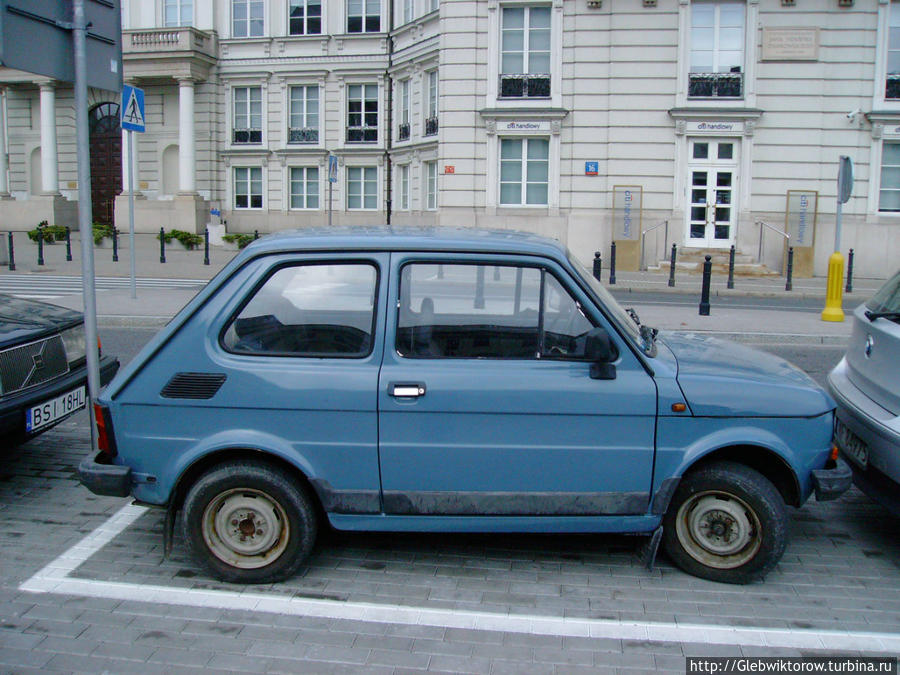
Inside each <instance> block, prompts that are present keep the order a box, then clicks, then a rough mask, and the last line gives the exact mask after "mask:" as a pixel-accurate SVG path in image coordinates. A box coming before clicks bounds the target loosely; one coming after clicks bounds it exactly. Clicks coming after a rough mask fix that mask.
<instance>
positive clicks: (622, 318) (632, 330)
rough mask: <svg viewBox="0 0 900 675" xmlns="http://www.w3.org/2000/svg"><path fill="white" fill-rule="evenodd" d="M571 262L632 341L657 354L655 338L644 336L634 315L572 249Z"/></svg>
mask: <svg viewBox="0 0 900 675" xmlns="http://www.w3.org/2000/svg"><path fill="white" fill-rule="evenodd" d="M567 255H568V258H569V262H570V263H571V264H572V266H573V267H575V270H576V271H577V272H578V274H579V275H580V276H581V278H582V279H584V281H585V283H587V284H588V285H589V286H590V287H591V290H593V291H594V293H596V294H597V297H598V298H599V299H600V302H602V303H603V305H604V306H605V307H606V309H607V311H609V313H610V314H611V315H612V318H613V320H614V321H615V322H616V323H617V324H619V327H620V328H622V329H623V330H624V331H625V333H626V334H627V335H628V337H629V338H631V341H632V342H633V343H634V344H635V345H636V346H637V347H638V348H639V349H640V350H641V351H643V352H644V353H645V354H648V355H649V356H653V355H654V354H655V350H654V349H653V339H652V337H651V338H650V339H646V338H644V337H643V336H642V333H641V330H640V327H639V325H638V324H637V323H636V322H635V321H634V320H633V317H632V316H630V315H629V314H628V312H626V311H625V310H624V309H623V308H622V306H621V305H620V304H619V303H618V302H617V301H616V299H615V298H614V297H613V296H612V294H611V293H610V292H609V291H608V290H606V288H605V287H604V286H603V284H601V283H600V282H599V281H597V279H595V278H594V275H593V274H591V273H590V272H589V271H588V269H587V268H586V267H585V266H584V265H583V264H581V262H580V261H579V260H578V259H577V258H576V257H575V256H574V255H572V253H571V251H568V252H567Z"/></svg>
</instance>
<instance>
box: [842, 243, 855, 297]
mask: <svg viewBox="0 0 900 675" xmlns="http://www.w3.org/2000/svg"><path fill="white" fill-rule="evenodd" d="M844 292H845V293H852V292H853V249H852V248H851V249H850V255H848V256H847V286H846V287H845V288H844Z"/></svg>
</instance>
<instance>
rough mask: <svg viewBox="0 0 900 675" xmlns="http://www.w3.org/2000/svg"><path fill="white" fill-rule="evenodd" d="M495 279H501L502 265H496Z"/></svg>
mask: <svg viewBox="0 0 900 675" xmlns="http://www.w3.org/2000/svg"><path fill="white" fill-rule="evenodd" d="M494 281H500V267H499V266H497V265H495V266H494Z"/></svg>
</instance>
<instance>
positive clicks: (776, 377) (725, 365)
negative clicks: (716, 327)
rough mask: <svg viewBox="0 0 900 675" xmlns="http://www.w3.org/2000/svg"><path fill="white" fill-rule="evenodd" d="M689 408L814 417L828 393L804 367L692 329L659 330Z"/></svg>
mask: <svg viewBox="0 0 900 675" xmlns="http://www.w3.org/2000/svg"><path fill="white" fill-rule="evenodd" d="M659 339H661V340H662V341H663V342H665V344H666V345H667V346H668V347H669V349H671V350H672V353H673V354H674V355H675V358H676V360H677V362H678V384H679V385H680V386H681V390H682V392H683V393H684V395H685V398H686V399H687V402H688V405H689V406H690V408H691V412H693V414H694V415H698V416H704V417H815V416H817V415H821V414H823V413H825V412H828V411H829V410H831V409H833V408H834V406H835V404H834V401H833V400H832V399H831V397H830V396H829V395H828V394H827V393H826V392H825V390H823V389H822V388H821V387H820V386H819V385H817V384H816V383H815V382H814V381H813V380H812V379H811V378H810V377H809V376H808V375H807V374H806V373H804V372H803V371H802V370H800V369H799V368H797V367H796V366H794V365H792V364H791V363H789V362H787V361H785V360H784V359H782V358H779V357H777V356H773V355H771V354H768V353H766V352H763V351H760V350H758V349H752V348H750V347H746V346H744V345H739V344H736V343H733V342H728V341H727V340H720V339H718V338H713V337H707V336H705V335H697V334H694V333H673V332H663V333H660V336H659Z"/></svg>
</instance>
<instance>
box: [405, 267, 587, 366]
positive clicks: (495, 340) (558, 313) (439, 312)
mask: <svg viewBox="0 0 900 675" xmlns="http://www.w3.org/2000/svg"><path fill="white" fill-rule="evenodd" d="M542 298H543V300H542ZM592 327H593V324H591V322H590V321H589V320H588V319H586V318H585V316H584V314H582V312H581V309H580V307H579V306H578V303H576V302H575V300H574V299H572V296H571V295H570V294H569V293H568V292H567V291H566V290H565V289H564V288H563V286H562V285H561V284H560V283H559V281H558V280H557V279H556V277H554V276H553V275H552V274H549V273H547V272H546V271H544V270H541V269H540V268H537V267H516V266H505V265H501V266H494V265H486V264H449V265H437V264H425V263H411V264H408V265H406V266H404V267H403V268H402V269H401V272H400V307H399V313H398V325H397V344H396V348H397V352H398V353H399V354H400V355H401V356H405V357H410V358H470V359H471V358H496V359H533V358H581V357H583V355H584V343H585V339H586V335H587V332H588V331H589V330H590V329H591V328H592Z"/></svg>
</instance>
